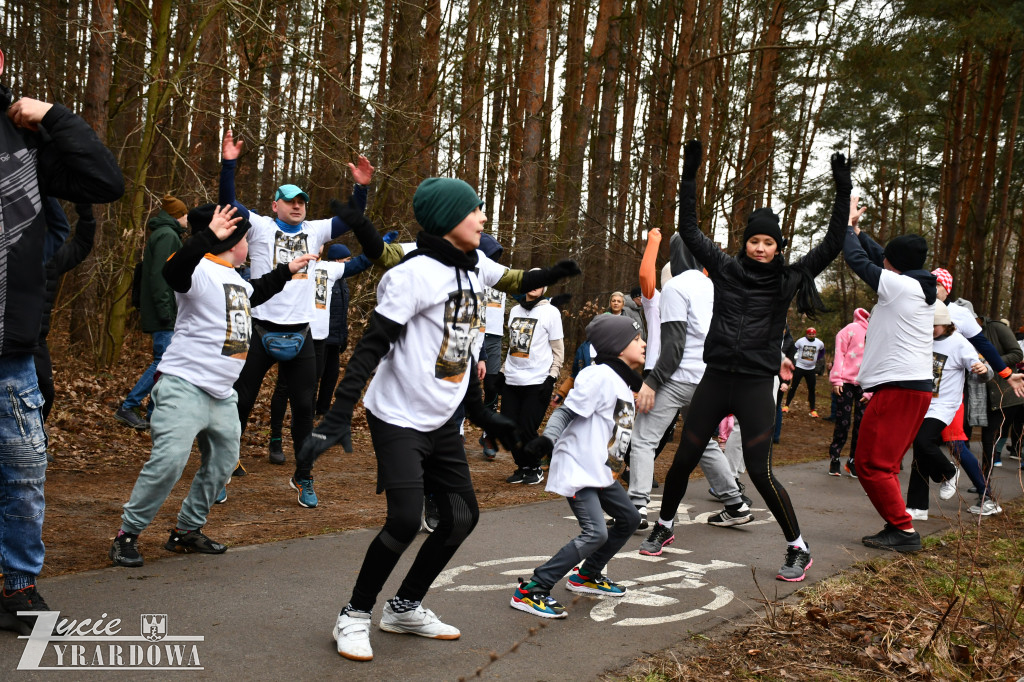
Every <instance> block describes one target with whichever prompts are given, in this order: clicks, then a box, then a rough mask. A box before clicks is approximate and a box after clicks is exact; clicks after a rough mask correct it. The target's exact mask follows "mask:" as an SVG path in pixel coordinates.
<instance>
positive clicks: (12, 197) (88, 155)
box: [0, 85, 124, 357]
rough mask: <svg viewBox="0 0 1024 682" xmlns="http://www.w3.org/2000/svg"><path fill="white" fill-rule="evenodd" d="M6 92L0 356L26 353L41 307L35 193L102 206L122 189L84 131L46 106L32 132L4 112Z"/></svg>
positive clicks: (41, 228)
mask: <svg viewBox="0 0 1024 682" xmlns="http://www.w3.org/2000/svg"><path fill="white" fill-rule="evenodd" d="M12 101H13V97H12V95H11V91H10V90H8V89H7V88H6V87H4V86H2V85H0V197H3V202H2V207H0V234H3V235H4V239H3V241H2V243H0V355H3V356H5V357H6V356H11V355H22V354H27V353H31V352H32V351H33V349H34V348H35V346H36V343H37V341H38V338H39V330H40V324H41V320H42V312H43V307H44V305H45V295H46V286H45V272H44V268H43V265H44V264H43V245H44V242H45V240H46V218H45V216H44V213H43V202H42V197H44V196H47V197H54V198H57V199H65V200H68V201H72V202H75V203H107V202H110V201H116V200H117V199H119V198H121V195H122V194H124V179H123V178H122V177H121V171H120V170H119V169H118V167H117V161H116V160H115V159H114V155H113V154H111V153H110V150H108V149H107V148H106V147H104V146H103V144H102V143H101V142H100V141H99V139H98V138H97V137H96V134H95V133H94V132H93V130H92V128H90V127H89V125H88V124H87V123H86V122H85V121H83V120H82V119H81V118H79V117H78V116H75V115H74V114H73V113H71V111H69V110H68V109H66V108H64V107H62V106H61V105H59V104H54V105H53V106H52V107H51V108H50V110H49V111H48V112H46V115H45V116H43V120H42V121H41V122H40V124H39V130H38V131H30V130H27V129H25V128H18V127H15V125H14V124H13V123H12V122H11V120H10V119H9V118H8V117H7V115H6V113H7V109H8V108H9V107H10V105H11V102H12Z"/></svg>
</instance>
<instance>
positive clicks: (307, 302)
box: [246, 212, 332, 324]
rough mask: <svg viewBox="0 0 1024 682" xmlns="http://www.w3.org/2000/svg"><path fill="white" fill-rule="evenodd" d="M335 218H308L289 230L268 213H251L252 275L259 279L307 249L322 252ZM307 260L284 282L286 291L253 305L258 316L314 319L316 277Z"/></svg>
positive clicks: (291, 321) (287, 320)
mask: <svg viewBox="0 0 1024 682" xmlns="http://www.w3.org/2000/svg"><path fill="white" fill-rule="evenodd" d="M331 220H332V219H331V218H325V219H323V220H306V221H303V222H302V223H301V224H300V225H299V231H298V232H296V233H295V234H288V233H287V232H285V231H284V230H282V229H281V228H280V226H278V224H277V222H276V221H275V220H274V219H273V218H270V217H268V216H262V215H257V214H255V213H252V212H250V213H249V222H250V223H252V227H250V228H249V232H248V233H247V234H246V237H247V238H248V240H249V263H250V267H251V271H252V279H259V278H260V277H262V276H263V275H265V274H267V273H268V272H270V271H271V270H273V269H274V268H275V267H277V266H278V265H280V264H281V263H290V262H292V260H294V259H295V258H298V257H299V256H303V255H305V254H307V253H320V247H322V246H323V245H324V244H326V243H327V242H329V241H330V240H331ZM312 269H313V266H312V265H310V264H307V265H306V267H304V268H303V269H302V270H300V271H299V272H297V273H295V274H294V275H292V278H291V281H289V282H288V283H287V284H285V285H284V291H282V292H281V293H279V294H278V295H277V296H274V297H273V298H271V299H270V300H269V301H267V302H265V303H263V304H262V305H258V306H256V307H255V308H253V309H252V315H253V317H255V318H256V319H258V320H265V321H267V322H274V323H276V324H304V323H309V322H312V321H313V310H314V308H313V297H314V291H313V278H312V277H311V276H310V270H312Z"/></svg>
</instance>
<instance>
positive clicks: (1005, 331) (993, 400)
mask: <svg viewBox="0 0 1024 682" xmlns="http://www.w3.org/2000/svg"><path fill="white" fill-rule="evenodd" d="M981 328H982V331H984V332H985V338H987V339H988V340H989V341H991V342H992V345H993V346H995V347H996V350H997V351H999V355H1000V357H1002V358H1003V362H1005V363H1006V366H1007V367H1009V368H1010V369H1013V368H1014V367H1015V366H1016V365H1017V363H1018V362H1020V361H1021V359H1022V358H1024V353H1022V352H1021V349H1020V345H1019V344H1018V343H1017V339H1016V338H1015V337H1014V335H1013V332H1012V331H1010V328H1009V327H1007V326H1006V325H1005V324H1003V323H1002V322H999V321H998V320H989V319H985V321H984V322H983V323H982V325H981ZM987 387H988V409H989V412H992V411H993V410H998V409H1000V408H1001V407H1012V406H1014V405H1021V404H1024V398H1018V397H1017V394H1015V393H1014V392H1013V389H1012V388H1010V385H1009V384H1008V383H1006V379H1003V378H1002V377H1000V376H996V378H995V379H994V380H993V381H990V382H988V384H987Z"/></svg>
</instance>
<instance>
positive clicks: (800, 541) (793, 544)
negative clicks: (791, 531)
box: [786, 535, 807, 552]
mask: <svg viewBox="0 0 1024 682" xmlns="http://www.w3.org/2000/svg"><path fill="white" fill-rule="evenodd" d="M786 545H787V546H789V547H799V548H800V549H802V550H803V551H805V552H806V551H807V543H806V542H804V536H803V535H800V536H798V537H797V539H796V540H793V542H787V543H786Z"/></svg>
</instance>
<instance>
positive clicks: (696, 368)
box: [661, 270, 715, 384]
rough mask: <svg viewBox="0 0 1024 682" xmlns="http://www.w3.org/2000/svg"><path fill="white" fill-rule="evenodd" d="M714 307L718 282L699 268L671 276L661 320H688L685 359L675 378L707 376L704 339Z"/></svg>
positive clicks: (690, 381) (691, 381)
mask: <svg viewBox="0 0 1024 682" xmlns="http://www.w3.org/2000/svg"><path fill="white" fill-rule="evenodd" d="M714 309H715V285H714V284H712V283H711V280H710V279H709V278H708V277H707V276H706V275H705V274H704V273H703V272H701V271H699V270H687V271H686V272H683V273H680V274H678V275H676V276H675V277H673V278H672V279H670V280H669V281H668V283H667V284H666V285H665V286H664V287H663V288H662V290H661V321H662V322H685V323H686V346H685V348H684V350H683V360H682V362H680V363H679V367H678V368H676V370H675V371H674V372H672V376H671V377H670V378H671V379H672V381H684V382H686V383H688V384H699V383H700V380H701V378H702V377H703V376H704V369H705V368H706V367H707V365H705V364H704V339H705V338H706V337H707V335H708V328H709V327H710V326H711V315H712V314H713V312H714Z"/></svg>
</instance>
